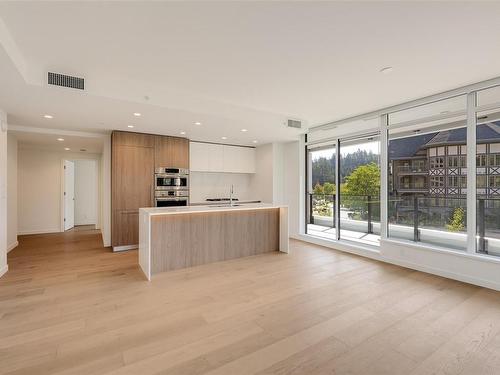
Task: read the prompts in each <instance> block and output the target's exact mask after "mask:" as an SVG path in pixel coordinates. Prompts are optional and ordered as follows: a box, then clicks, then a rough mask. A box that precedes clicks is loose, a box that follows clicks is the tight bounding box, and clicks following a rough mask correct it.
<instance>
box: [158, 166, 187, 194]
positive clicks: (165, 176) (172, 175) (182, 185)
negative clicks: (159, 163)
mask: <svg viewBox="0 0 500 375" xmlns="http://www.w3.org/2000/svg"><path fill="white" fill-rule="evenodd" d="M154 179H155V181H154V186H155V190H176V189H177V190H179V189H183V190H185V189H189V171H188V170H187V169H183V168H166V167H161V168H156V169H155V177H154Z"/></svg>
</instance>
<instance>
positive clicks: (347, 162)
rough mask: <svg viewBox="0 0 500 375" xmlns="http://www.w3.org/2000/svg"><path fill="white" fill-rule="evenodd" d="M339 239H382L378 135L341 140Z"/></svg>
mask: <svg viewBox="0 0 500 375" xmlns="http://www.w3.org/2000/svg"><path fill="white" fill-rule="evenodd" d="M339 155H340V159H339V169H340V171H339V172H340V173H339V179H340V180H339V182H340V199H339V202H340V207H339V215H340V216H339V226H340V238H341V239H346V240H354V241H358V242H363V243H366V244H368V245H378V244H379V241H380V139H379V136H378V134H372V135H367V136H363V137H358V138H351V139H346V140H343V139H341V140H340V142H339Z"/></svg>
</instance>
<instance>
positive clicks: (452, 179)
mask: <svg viewBox="0 0 500 375" xmlns="http://www.w3.org/2000/svg"><path fill="white" fill-rule="evenodd" d="M459 177H460V176H448V187H451V188H458V187H460V179H459Z"/></svg>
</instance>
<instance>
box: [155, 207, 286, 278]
mask: <svg viewBox="0 0 500 375" xmlns="http://www.w3.org/2000/svg"><path fill="white" fill-rule="evenodd" d="M279 231H280V228H279V208H270V209H258V210H244V211H217V212H208V213H192V214H189V213H187V214H167V215H153V216H152V217H151V272H152V274H155V273H159V272H164V271H170V270H175V269H179V268H185V267H192V266H197V265H201V264H206V263H213V262H218V261H222V260H229V259H236V258H242V257H246V256H251V255H256V254H262V253H265V252H272V251H278V250H279Z"/></svg>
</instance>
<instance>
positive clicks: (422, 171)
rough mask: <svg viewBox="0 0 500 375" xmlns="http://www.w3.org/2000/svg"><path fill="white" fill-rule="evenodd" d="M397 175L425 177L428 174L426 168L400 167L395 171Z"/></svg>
mask: <svg viewBox="0 0 500 375" xmlns="http://www.w3.org/2000/svg"><path fill="white" fill-rule="evenodd" d="M396 171H397V173H398V175H426V174H428V173H429V168H428V167H427V166H415V167H412V166H400V167H397V169H396Z"/></svg>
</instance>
